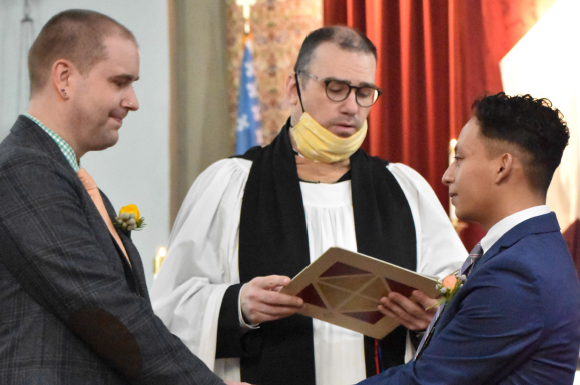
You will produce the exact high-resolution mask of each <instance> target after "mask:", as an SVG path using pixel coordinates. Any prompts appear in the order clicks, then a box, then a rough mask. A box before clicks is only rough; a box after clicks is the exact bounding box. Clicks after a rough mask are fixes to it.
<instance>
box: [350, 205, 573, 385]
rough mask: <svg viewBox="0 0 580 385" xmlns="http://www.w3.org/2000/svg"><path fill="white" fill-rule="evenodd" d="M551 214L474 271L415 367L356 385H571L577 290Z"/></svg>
mask: <svg viewBox="0 0 580 385" xmlns="http://www.w3.org/2000/svg"><path fill="white" fill-rule="evenodd" d="M559 230H560V228H559V226H558V222H557V220H556V215H555V214H554V213H550V214H546V215H542V216H539V217H535V218H531V219H528V220H527V221H524V222H522V223H520V224H519V225H517V226H515V227H514V228H513V229H511V230H510V231H508V232H507V233H506V234H504V236H503V237H501V238H500V239H499V240H498V241H497V242H496V243H495V244H494V245H493V246H492V247H491V248H490V249H489V250H488V251H487V253H485V254H484V255H483V256H482V257H481V259H480V260H479V261H478V262H477V263H476V264H475V266H474V268H473V271H472V273H471V275H470V276H469V278H468V279H467V282H466V283H465V284H464V286H463V288H461V290H459V292H458V293H457V294H456V296H455V298H454V299H453V300H452V301H451V302H450V303H449V304H448V305H447V306H446V308H445V311H444V312H443V313H442V315H441V318H440V319H439V321H438V324H437V325H436V328H435V332H434V334H433V337H432V340H431V343H430V344H429V345H428V346H427V348H426V349H425V350H424V351H423V353H422V354H421V356H420V357H419V359H418V360H417V361H411V362H410V363H408V364H406V365H401V366H398V367H395V368H392V369H390V370H388V371H386V372H384V373H382V374H379V375H377V376H375V377H372V378H370V379H367V380H365V381H363V382H361V384H365V385H371V384H398V385H400V384H424V385H425V384H446V385H452V384H463V385H464V384H469V385H476V384H486V385H487V384H572V383H573V380H574V372H575V370H576V365H577V362H578V352H579V348H580V284H579V282H578V276H577V274H576V270H575V268H574V264H573V262H572V259H571V257H570V254H569V252H568V248H567V247H566V243H565V242H564V239H563V238H562V235H561V233H560V231H559Z"/></svg>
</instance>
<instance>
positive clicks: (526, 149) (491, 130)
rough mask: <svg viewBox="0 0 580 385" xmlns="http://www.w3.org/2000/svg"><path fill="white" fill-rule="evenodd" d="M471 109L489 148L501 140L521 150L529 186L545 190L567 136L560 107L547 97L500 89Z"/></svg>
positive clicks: (566, 127)
mask: <svg viewBox="0 0 580 385" xmlns="http://www.w3.org/2000/svg"><path fill="white" fill-rule="evenodd" d="M472 112H473V116H474V117H475V118H476V119H477V122H478V123H479V128H480V133H481V134H482V135H483V137H484V138H486V139H488V140H489V141H488V145H487V148H488V150H490V151H493V150H494V147H497V146H496V145H499V148H502V146H501V144H503V143H505V144H511V145H515V146H516V147H517V148H518V149H519V150H520V151H521V152H522V153H523V159H522V163H523V168H524V173H525V175H526V178H527V180H528V182H529V183H530V186H531V187H532V188H534V189H536V190H537V191H541V192H543V193H545V192H547V191H548V187H549V186H550V182H551V181H552V177H553V175H554V171H556V168H558V166H559V165H560V161H561V160H562V154H563V153H564V149H565V148H566V146H567V145H568V140H569V139H570V132H569V130H568V126H567V124H566V122H565V121H564V119H563V118H564V116H563V115H562V113H561V112H560V110H558V109H557V108H552V102H550V100H548V99H536V98H533V97H532V96H530V95H517V96H508V95H506V94H505V93H503V92H500V93H499V94H496V95H491V96H486V97H483V98H481V99H478V100H476V101H475V102H474V103H473V106H472ZM495 152H498V151H497V149H496V151H495Z"/></svg>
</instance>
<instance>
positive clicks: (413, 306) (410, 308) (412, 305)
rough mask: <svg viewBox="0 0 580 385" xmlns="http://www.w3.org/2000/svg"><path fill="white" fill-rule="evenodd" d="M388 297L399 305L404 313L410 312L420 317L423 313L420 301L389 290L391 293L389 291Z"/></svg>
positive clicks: (423, 309)
mask: <svg viewBox="0 0 580 385" xmlns="http://www.w3.org/2000/svg"><path fill="white" fill-rule="evenodd" d="M388 298H389V299H390V300H391V301H392V302H394V303H396V304H397V305H399V307H400V308H402V309H403V310H404V311H405V312H406V313H409V314H412V315H414V316H416V317H422V316H423V313H425V308H423V306H422V305H421V304H420V303H418V302H415V301H413V300H411V299H409V298H407V297H405V296H404V295H401V294H399V293H395V292H391V293H389V297H388Z"/></svg>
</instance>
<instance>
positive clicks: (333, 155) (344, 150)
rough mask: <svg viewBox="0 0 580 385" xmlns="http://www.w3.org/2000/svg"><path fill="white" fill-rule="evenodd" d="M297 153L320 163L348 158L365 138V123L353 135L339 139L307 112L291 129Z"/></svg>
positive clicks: (366, 128) (366, 127)
mask: <svg viewBox="0 0 580 385" xmlns="http://www.w3.org/2000/svg"><path fill="white" fill-rule="evenodd" d="M291 130H292V136H293V137H294V141H295V142H296V146H297V147H298V152H299V153H300V154H302V156H304V157H305V158H308V159H311V160H315V161H317V162H321V163H335V162H340V161H343V160H345V159H347V158H349V157H350V156H351V155H352V154H354V153H355V151H356V150H358V149H359V148H360V146H361V145H362V143H363V141H364V140H365V137H366V136H367V131H368V125H367V122H366V121H365V123H364V124H363V126H362V127H361V128H360V129H359V130H358V131H357V132H356V133H354V134H353V135H351V136H349V137H348V138H341V137H340V136H336V135H334V134H333V133H332V132H330V131H329V130H327V129H326V128H324V127H323V126H321V125H320V124H319V123H318V122H317V121H316V120H314V118H313V117H312V116H310V114H309V113H308V112H304V113H303V114H302V116H301V117H300V120H299V121H298V123H297V124H296V125H295V126H294V127H292V128H291Z"/></svg>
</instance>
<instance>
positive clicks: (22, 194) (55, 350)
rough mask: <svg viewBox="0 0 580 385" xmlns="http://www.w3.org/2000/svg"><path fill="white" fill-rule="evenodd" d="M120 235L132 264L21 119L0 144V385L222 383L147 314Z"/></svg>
mask: <svg viewBox="0 0 580 385" xmlns="http://www.w3.org/2000/svg"><path fill="white" fill-rule="evenodd" d="M103 201H104V203H105V206H106V207H107V209H108V211H109V215H110V216H111V217H113V216H114V215H115V212H114V210H113V207H112V206H111V204H110V202H109V201H108V200H107V198H106V197H105V196H104V195H103ZM119 236H120V238H121V241H122V242H123V245H124V246H125V249H126V250H127V253H128V256H129V259H130V260H131V266H129V264H128V263H127V260H126V258H125V257H124V255H123V254H122V253H121V251H120V249H119V246H118V245H117V243H116V242H115V241H114V239H113V237H112V236H111V234H110V233H109V230H108V229H107V227H106V225H105V223H104V221H103V219H102V217H101V216H100V214H99V212H98V211H97V208H96V207H95V205H94V203H93V202H92V200H91V198H90V196H89V195H88V194H87V192H86V190H85V188H84V187H83V185H82V183H81V182H80V180H79V178H78V177H77V176H76V173H75V172H74V171H73V169H72V168H71V166H70V165H69V164H68V163H67V161H66V160H65V158H64V156H63V154H62V153H61V151H60V149H59V148H58V146H57V145H56V143H54V141H53V140H52V139H51V138H50V137H49V136H48V135H47V134H46V133H45V132H44V131H42V129H41V128H40V127H38V126H37V125H36V124H34V123H33V122H32V121H30V120H29V119H27V118H25V117H20V118H19V119H18V120H17V122H16V124H15V125H14V127H13V128H12V132H11V133H10V134H9V135H8V137H7V138H6V139H5V140H4V141H3V142H2V144H0V264H1V265H0V384H30V385H33V384H51V385H52V384H75V385H76V384H125V383H128V382H131V383H138V384H200V385H201V384H203V385H210V384H212V385H213V384H223V383H222V381H221V380H220V379H219V378H217V377H216V376H215V375H214V374H213V373H211V371H210V370H209V369H208V368H207V367H206V366H205V365H204V364H203V362H201V361H200V360H199V359H197V358H196V357H195V356H194V355H193V354H191V352H190V351H189V350H188V349H187V347H186V346H185V345H183V343H181V341H180V340H179V339H178V338H177V337H175V336H173V335H172V334H171V333H169V331H168V330H167V328H166V327H165V326H164V325H163V323H162V322H161V320H160V319H159V318H157V317H156V316H155V315H154V314H153V310H152V308H151V304H150V302H149V297H148V294H147V287H146V286H145V279H144V274H143V266H142V263H141V259H140V257H139V253H138V252H137V250H136V249H135V247H134V246H133V243H132V242H131V239H130V238H129V237H128V236H126V235H125V234H124V233H123V232H121V231H119Z"/></svg>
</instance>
